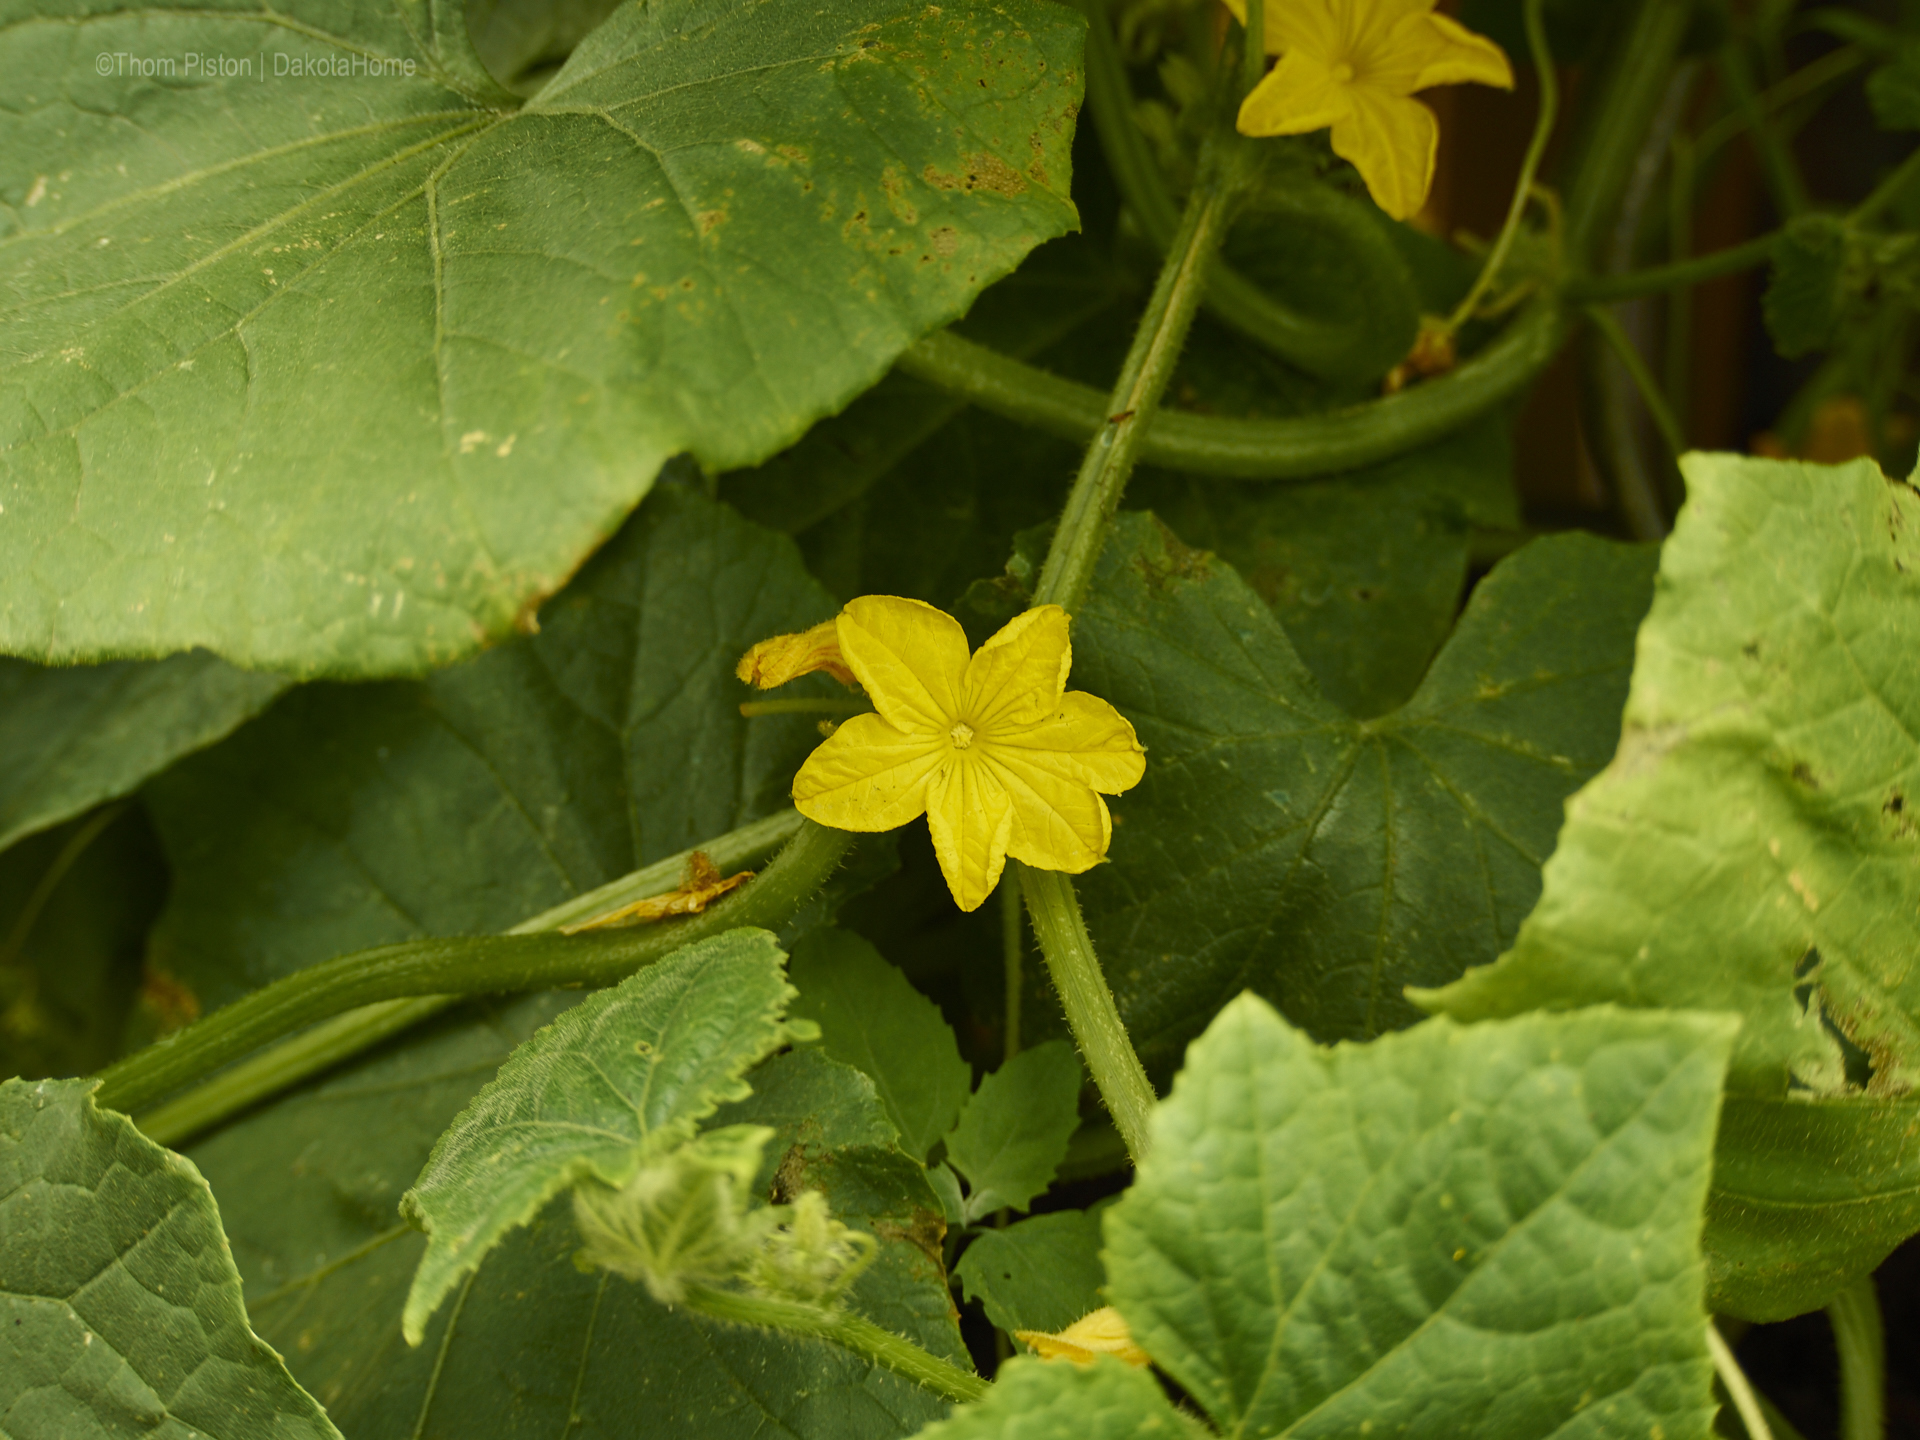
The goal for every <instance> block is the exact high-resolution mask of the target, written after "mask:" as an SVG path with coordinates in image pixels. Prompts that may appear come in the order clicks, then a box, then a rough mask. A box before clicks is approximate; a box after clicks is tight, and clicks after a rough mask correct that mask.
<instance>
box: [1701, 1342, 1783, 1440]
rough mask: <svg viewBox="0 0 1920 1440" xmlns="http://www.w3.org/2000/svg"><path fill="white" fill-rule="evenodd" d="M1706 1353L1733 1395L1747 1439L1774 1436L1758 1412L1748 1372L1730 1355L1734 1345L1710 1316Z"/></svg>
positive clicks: (1763, 1416)
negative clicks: (1727, 1339) (1728, 1341)
mask: <svg viewBox="0 0 1920 1440" xmlns="http://www.w3.org/2000/svg"><path fill="white" fill-rule="evenodd" d="M1707 1353H1708V1354H1709V1355H1711V1356H1712V1357H1713V1368H1714V1369H1715V1370H1716V1371H1717V1372H1718V1373H1719V1375H1720V1383H1721V1384H1722V1385H1724V1386H1726V1387H1727V1394H1728V1395H1730V1396H1731V1397H1732V1398H1733V1408H1734V1409H1735V1410H1737V1411H1739V1412H1740V1423H1741V1424H1742V1425H1744V1426H1746V1427H1747V1436H1748V1440H1773V1431H1772V1430H1770V1429H1769V1428H1768V1427H1767V1417H1766V1416H1765V1415H1764V1414H1763V1413H1762V1412H1761V1409H1760V1398H1759V1397H1758V1396H1757V1395H1755V1394H1754V1393H1753V1384H1752V1382H1751V1381H1749V1380H1748V1379H1747V1372H1746V1371H1744V1370H1742V1369H1741V1368H1740V1362H1739V1361H1738V1360H1736V1359H1734V1358H1733V1348H1732V1347H1731V1346H1730V1345H1728V1344H1727V1342H1726V1338H1725V1337H1724V1336H1723V1335H1721V1333H1720V1331H1719V1328H1718V1327H1717V1326H1715V1325H1714V1323H1713V1322H1712V1321H1711V1320H1709V1321H1708V1322H1707Z"/></svg>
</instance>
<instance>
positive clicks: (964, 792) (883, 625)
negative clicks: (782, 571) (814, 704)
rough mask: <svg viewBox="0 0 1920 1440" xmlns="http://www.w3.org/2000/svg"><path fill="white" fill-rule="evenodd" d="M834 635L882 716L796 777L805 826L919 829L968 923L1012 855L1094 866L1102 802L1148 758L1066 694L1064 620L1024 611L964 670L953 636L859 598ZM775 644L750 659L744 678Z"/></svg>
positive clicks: (910, 613) (1033, 861)
mask: <svg viewBox="0 0 1920 1440" xmlns="http://www.w3.org/2000/svg"><path fill="white" fill-rule="evenodd" d="M835 628H836V630H837V632H838V638H839V651H840V657H839V658H840V660H841V661H842V663H844V664H845V665H846V667H847V668H848V669H850V670H852V672H853V673H854V675H855V676H856V677H857V678H858V679H859V681H860V683H861V685H862V686H864V687H865V688H866V692H867V695H868V696H869V698H871V699H872V701H873V705H874V710H875V711H876V712H877V713H874V714H868V715H856V716H855V717H854V718H853V719H851V720H849V721H847V722H846V723H845V724H844V725H842V726H840V727H839V728H838V729H837V730H835V731H834V732H833V734H832V736H831V737H830V738H829V739H828V740H827V742H826V744H824V745H822V746H821V747H820V748H819V749H817V750H815V751H814V752H813V754H812V755H811V756H809V757H808V759H807V763H806V764H805V765H803V766H801V767H800V773H799V774H798V775H796V776H795V777H794V781H793V803H794V806H795V808H796V809H798V810H799V811H800V813H801V814H802V815H805V816H806V817H807V818H808V819H810V820H817V821H818V822H819V823H820V824H822V825H830V826H832V827H834V828H835V829H838V830H892V829H895V828H896V827H898V826H901V825H905V824H906V823H907V822H909V821H911V820H914V819H917V818H918V817H919V816H920V815H922V814H925V816H926V817H927V828H928V829H929V830H930V831H931V832H932V834H933V849H934V853H935V854H936V855H938V856H939V857H940V869H941V872H942V873H943V874H945V876H946V877H947V886H948V888H949V889H951V890H952V891H953V898H954V900H955V902H956V903H957V904H958V905H959V906H960V908H961V909H962V910H973V909H977V908H978V907H979V905H980V904H981V902H982V901H984V900H985V899H986V898H987V896H989V895H990V894H992V893H993V887H994V886H995V884H997V883H998V881H999V879H1000V871H1001V868H1002V867H1003V866H1004V865H1005V864H1006V859H1007V856H1009V855H1011V856H1013V857H1014V858H1015V859H1016V860H1021V861H1024V862H1025V863H1026V864H1029V865H1033V866H1036V867H1037V868H1039V869H1042V870H1064V871H1066V872H1067V873H1069V874H1073V875H1077V874H1079V873H1080V872H1081V871H1083V870H1090V869H1092V868H1093V867H1094V866H1095V865H1097V864H1099V863H1100V861H1101V860H1102V859H1103V858H1104V857H1105V855H1106V853H1107V844H1108V842H1109V841H1110V840H1111V839H1112V837H1113V822H1112V819H1111V818H1110V817H1109V815H1108V813H1107V802H1106V801H1105V800H1103V799H1101V798H1100V797H1101V794H1102V793H1105V794H1107V795H1118V794H1119V793H1120V792H1121V791H1123V790H1126V789H1128V788H1130V787H1131V786H1133V785H1135V784H1137V783H1138V782H1139V779H1140V777H1141V775H1142V774H1143V773H1145V770H1146V758H1145V752H1144V751H1143V750H1142V749H1141V747H1140V742H1139V740H1137V739H1136V738H1135V737H1134V733H1133V726H1131V725H1129V724H1128V723H1127V721H1126V719H1125V718H1124V717H1123V716H1122V715H1121V714H1120V712H1119V711H1117V710H1115V709H1114V708H1113V707H1112V706H1111V705H1109V704H1108V703H1107V702H1106V701H1104V700H1100V699H1096V698H1095V697H1094V696H1092V695H1087V694H1083V693H1082V692H1080V691H1077V690H1068V689H1067V688H1066V685H1067V671H1068V670H1069V669H1070V668H1071V667H1072V664H1073V649H1072V646H1071V645H1070V644H1069V643H1068V639H1067V613H1066V611H1064V610H1062V609H1061V608H1060V607H1059V606H1058V605H1042V606H1040V607H1039V608H1038V609H1034V610H1029V611H1027V612H1026V613H1025V614H1024V615H1021V616H1018V617H1017V618H1015V619H1014V620H1012V621H1011V622H1009V623H1008V624H1007V625H1006V626H1005V627H1003V628H1002V629H1001V631H1000V632H999V633H998V634H997V635H995V636H994V637H993V638H992V639H991V640H989V641H987V643H986V644H984V645H982V646H981V647H980V649H979V651H978V652H977V653H976V654H974V655H972V656H971V657H970V656H969V655H968V654H967V636H966V632H965V631H964V630H962V629H961V628H960V623H959V622H958V621H957V620H955V619H954V618H953V617H952V616H950V615H946V614H943V613H942V612H941V611H938V610H936V609H934V608H933V607H932V606H931V605H923V604H921V603H920V602H919V601H918V600H901V599H897V598H895V597H893V596H890V595H866V596H862V597H861V598H860V599H858V600H854V601H851V602H849V603H848V605H847V607H846V609H845V610H843V611H841V613H840V615H839V618H838V620H837V621H836V622H835ZM779 643H780V642H779V641H777V640H775V641H763V642H762V643H761V645H759V646H756V647H754V650H753V651H750V652H748V655H749V658H748V659H747V660H742V662H741V669H742V675H743V678H748V677H747V676H746V672H747V670H748V669H749V668H751V667H750V665H749V660H752V659H753V658H754V657H755V656H764V654H765V653H767V650H768V647H775V646H777V645H778V644H779Z"/></svg>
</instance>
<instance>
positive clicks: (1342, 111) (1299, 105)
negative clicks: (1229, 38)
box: [1235, 50, 1353, 135]
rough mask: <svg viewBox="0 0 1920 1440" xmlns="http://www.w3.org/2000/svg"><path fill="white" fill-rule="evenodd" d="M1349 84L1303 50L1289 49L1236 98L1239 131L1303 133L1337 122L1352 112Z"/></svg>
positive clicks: (1249, 132) (1322, 128)
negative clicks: (1237, 102) (1238, 112)
mask: <svg viewBox="0 0 1920 1440" xmlns="http://www.w3.org/2000/svg"><path fill="white" fill-rule="evenodd" d="M1351 88H1352V87H1350V86H1347V85H1342V84H1339V83H1337V82H1336V81H1335V80H1334V78H1333V71H1331V70H1330V69H1328V68H1327V66H1326V65H1324V64H1323V63H1321V61H1320V60H1318V59H1317V58H1315V57H1314V56H1312V55H1309V54H1308V53H1307V52H1306V51H1305V50H1289V51H1287V53H1286V54H1284V55H1282V56H1281V57H1280V63H1279V64H1278V65H1275V66H1274V67H1273V69H1272V70H1270V71H1268V72H1267V78H1266V79H1264V80H1262V81H1261V82H1260V83H1259V84H1258V85H1256V86H1254V87H1253V89H1252V90H1250V91H1248V92H1247V98H1246V99H1245V100H1242V101H1241V102H1240V115H1239V118H1238V119H1237V120H1236V121H1235V125H1236V127H1237V128H1238V129H1239V131H1240V133H1241V134H1242V135H1304V134H1306V133H1307V132H1308V131H1310V130H1324V129H1325V128H1326V127H1327V126H1329V125H1334V124H1338V123H1339V122H1340V121H1341V120H1343V119H1345V118H1346V117H1347V116H1348V115H1350V114H1351V113H1352V112H1353V99H1352V96H1351V94H1350V91H1351Z"/></svg>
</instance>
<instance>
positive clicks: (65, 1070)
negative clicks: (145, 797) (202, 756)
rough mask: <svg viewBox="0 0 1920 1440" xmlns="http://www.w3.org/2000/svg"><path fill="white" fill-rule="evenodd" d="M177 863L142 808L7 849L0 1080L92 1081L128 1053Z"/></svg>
mask: <svg viewBox="0 0 1920 1440" xmlns="http://www.w3.org/2000/svg"><path fill="white" fill-rule="evenodd" d="M166 893H167V867H166V862H165V861H164V860H163V859H162V858H161V856H160V846H159V842H158V841H157V840H156V839H155V838H154V835H153V831H152V828H151V827H150V826H149V825H148V824H147V823H146V817H145V816H143V815H142V814H140V813H139V810H138V809H137V808H128V809H114V810H111V811H102V812H101V813H99V814H97V815H94V816H90V817H89V818H88V819H86V820H74V821H70V822H68V823H67V824H65V825H59V826H56V827H54V828H53V829H52V830H48V831H45V832H43V833H41V834H39V835H35V836H32V837H31V838H29V839H26V840H23V841H21V842H20V843H19V844H18V845H16V846H14V847H13V848H12V849H11V850H8V851H7V852H6V853H5V854H0V1075H20V1076H24V1077H25V1078H27V1079H29V1080H34V1079H38V1078H39V1077H40V1076H43V1075H84V1074H86V1073H87V1072H89V1071H92V1070H98V1069H100V1068H102V1067H103V1066H105V1065H106V1064H107V1063H108V1062H110V1061H112V1060H113V1059H115V1058H116V1057H118V1056H119V1055H120V1054H121V1051H122V1048H123V1045H124V1044H125V1033H126V1029H127V1021H128V1017H129V1012H130V1011H131V1010H132V1007H133V1004H134V997H135V995H136V994H137V993H138V991H139V989H140V962H141V958H142V956H143V955H144V954H145V951H146V943H147V930H148V927H149V926H151V925H152V924H153V919H154V916H155V915H157V914H158V913H159V911H160V905H161V902H162V901H164V900H165V898H166Z"/></svg>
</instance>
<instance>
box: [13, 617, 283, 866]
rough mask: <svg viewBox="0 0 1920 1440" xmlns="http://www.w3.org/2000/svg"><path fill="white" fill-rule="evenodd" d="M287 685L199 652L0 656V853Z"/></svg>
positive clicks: (160, 765)
mask: <svg viewBox="0 0 1920 1440" xmlns="http://www.w3.org/2000/svg"><path fill="white" fill-rule="evenodd" d="M286 687H287V681H286V680H285V679H284V678H282V677H280V676H277V675H250V674H248V673H247V672H246V671H244V670H236V669H234V668H233V667H232V666H231V665H224V664H222V663H221V662H220V661H218V660H216V659H214V657H213V656H211V655H206V654H194V655H175V656H173V657H172V658H171V659H167V660H162V661H160V662H159V663H158V664H141V663H139V662H137V661H121V662H117V663H113V664H107V665H81V666H66V667H63V668H58V669H50V668H48V667H46V666H42V665H31V664H28V663H27V662H26V661H24V660H8V659H4V658H0V850H4V849H5V848H6V847H7V846H9V845H11V844H13V842H14V841H15V840H18V839H19V838H20V837H21V836H23V835H31V834H32V833H33V832H34V831H36V830H44V829H45V828H46V827H47V826H49V825H57V824H59V822H60V821H62V820H67V819H70V818H72V817H73V816H75V815H78V814H80V813H81V812H83V811H85V810H89V809H91V808H93V807H94V806H95V805H98V804H99V803H100V802H101V801H102V800H111V799H113V798H114V797H115V796H117V795H125V794H126V793H127V792H128V791H130V790H133V789H135V788H136V787H138V786H139V784H140V782H141V781H143V780H145V779H146V778H147V777H148V776H150V775H155V774H158V773H159V772H160V771H162V770H164V769H166V768H167V766H169V765H171V764H172V763H173V762H174V761H176V760H178V759H179V758H180V757H181V756H182V755H187V754H191V753H192V752H193V751H195V750H199V749H201V748H203V747H204V746H207V745H211V744H212V743H213V742H214V741H216V740H218V739H220V738H221V737H222V736H224V735H226V734H228V733H229V732H230V731H232V730H233V728H234V727H235V726H237V725H239V724H240V723H241V722H242V721H245V720H248V719H251V718H252V717H253V716H255V715H257V714H259V713H260V711H262V710H264V709H266V707H267V705H268V703H269V702H270V701H272V699H273V697H274V696H276V695H278V694H279V693H280V692H281V691H282V690H284V689H286Z"/></svg>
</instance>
